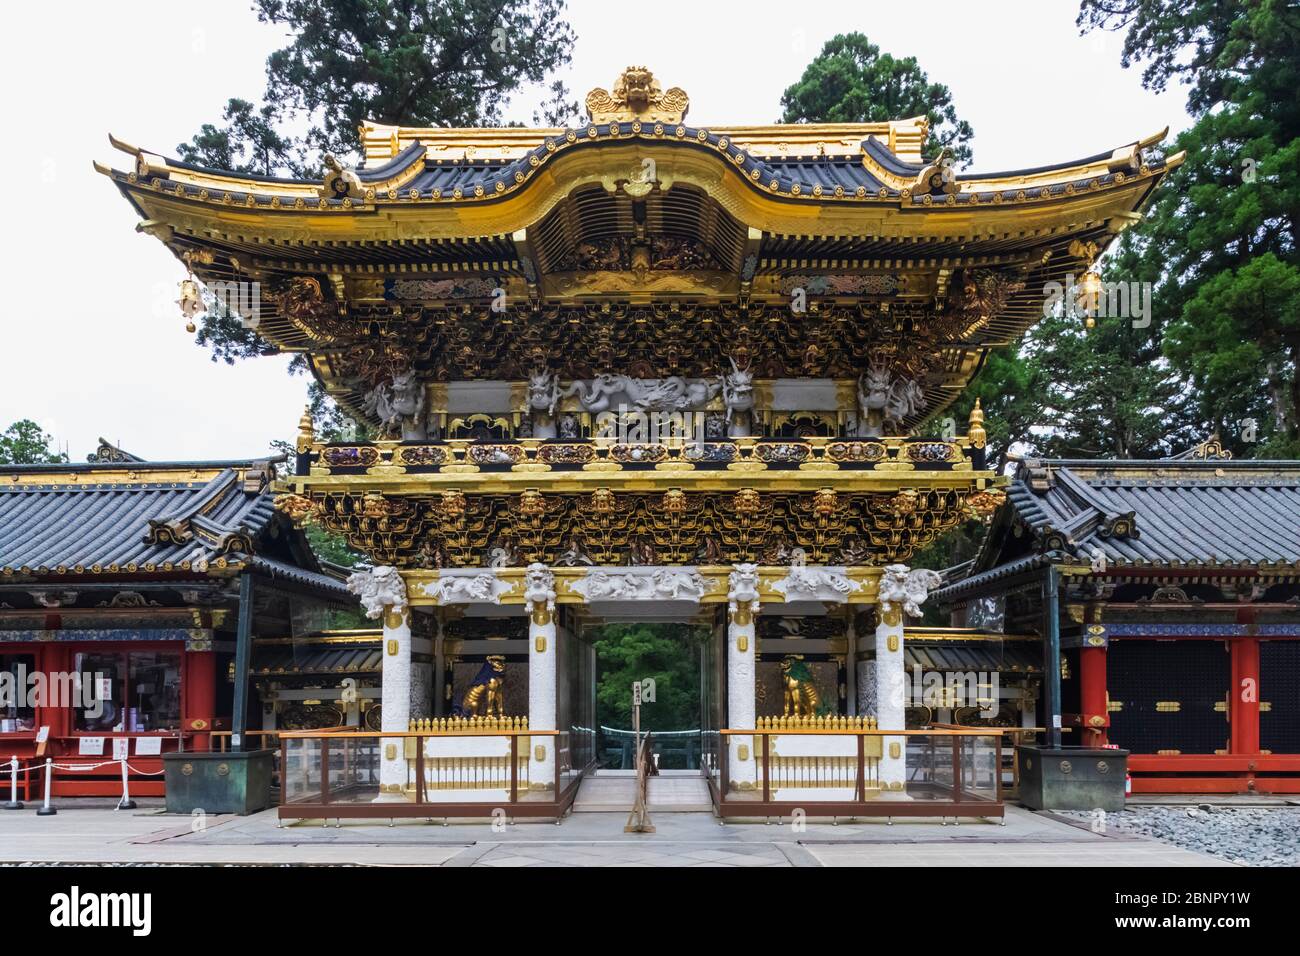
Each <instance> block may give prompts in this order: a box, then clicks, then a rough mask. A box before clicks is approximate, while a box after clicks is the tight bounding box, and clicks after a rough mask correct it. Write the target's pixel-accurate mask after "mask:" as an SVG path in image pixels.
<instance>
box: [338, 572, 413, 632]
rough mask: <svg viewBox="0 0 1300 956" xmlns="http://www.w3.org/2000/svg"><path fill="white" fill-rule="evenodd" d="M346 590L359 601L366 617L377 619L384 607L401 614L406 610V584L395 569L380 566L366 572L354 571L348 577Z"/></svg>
mask: <svg viewBox="0 0 1300 956" xmlns="http://www.w3.org/2000/svg"><path fill="white" fill-rule="evenodd" d="M348 590H349V591H351V592H352V593H353V594H355V595H357V597H359V598H360V599H361V606H362V607H364V608H365V609H366V617H368V618H371V619H372V620H373V619H376V618H379V617H381V616H382V615H383V613H384V608H385V607H391V608H392V609H393V610H394V611H397V612H399V613H400V612H402V611H403V610H405V609H406V582H404V581H403V580H402V576H401V574H399V573H398V571H397V568H392V567H388V566H387V565H380V566H379V567H377V568H371V569H369V570H367V571H356V572H353V574H351V575H350V576H349V577H348Z"/></svg>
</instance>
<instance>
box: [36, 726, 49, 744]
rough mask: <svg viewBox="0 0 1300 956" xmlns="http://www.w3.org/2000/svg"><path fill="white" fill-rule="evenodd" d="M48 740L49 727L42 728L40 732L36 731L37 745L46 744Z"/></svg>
mask: <svg viewBox="0 0 1300 956" xmlns="http://www.w3.org/2000/svg"><path fill="white" fill-rule="evenodd" d="M49 739H50V728H49V727H42V728H41V729H40V730H38V731H36V742H37V743H38V744H43V743H46V742H47V741H49Z"/></svg>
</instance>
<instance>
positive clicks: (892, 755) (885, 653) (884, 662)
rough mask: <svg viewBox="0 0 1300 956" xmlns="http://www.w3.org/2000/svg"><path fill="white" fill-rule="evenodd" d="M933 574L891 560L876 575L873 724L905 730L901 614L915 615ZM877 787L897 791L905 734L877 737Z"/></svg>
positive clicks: (901, 783) (903, 772)
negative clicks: (879, 743) (877, 609)
mask: <svg viewBox="0 0 1300 956" xmlns="http://www.w3.org/2000/svg"><path fill="white" fill-rule="evenodd" d="M938 584H939V575H938V574H937V573H936V572H934V571H929V570H926V569H924V568H918V569H917V570H915V571H913V570H909V569H908V567H907V565H905V564H891V565H889V566H888V567H886V568H885V573H884V576H883V577H882V578H881V579H880V590H879V592H878V595H877V597H878V600H879V603H880V613H879V619H880V622H879V624H877V625H876V661H875V668H874V669H875V678H876V700H875V705H876V714H875V716H876V724H877V726H878V727H879V728H880V729H881V730H906V729H907V722H906V718H905V716H904V712H905V708H906V704H907V699H906V698H907V673H906V667H905V665H904V661H903V616H904V615H905V614H907V615H911V616H912V617H920V616H921V604H922V603H924V601H925V599H926V596H927V595H928V594H929V592H930V589H931V588H933V587H936V586H937V585H938ZM882 751H883V753H882V755H881V758H880V787H881V790H882V791H885V792H886V793H891V792H892V793H893V794H894V795H897V796H903V795H904V794H903V791H904V790H905V787H906V780H907V738H906V737H885V738H883V739H882Z"/></svg>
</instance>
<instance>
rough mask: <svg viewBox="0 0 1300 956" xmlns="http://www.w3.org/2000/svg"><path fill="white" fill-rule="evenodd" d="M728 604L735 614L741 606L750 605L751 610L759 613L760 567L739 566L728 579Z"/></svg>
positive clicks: (752, 565) (754, 565) (751, 565)
mask: <svg viewBox="0 0 1300 956" xmlns="http://www.w3.org/2000/svg"><path fill="white" fill-rule="evenodd" d="M727 584H728V591H727V604H728V608H729V610H730V611H731V612H732V613H733V614H734V613H735V612H736V610H737V609H738V608H739V606H740V605H741V604H742V603H744V604H748V605H749V607H750V610H752V611H753V612H754V613H758V604H759V602H758V565H757V564H738V565H736V567H735V570H734V571H732V572H731V574H730V575H729V576H728V577H727Z"/></svg>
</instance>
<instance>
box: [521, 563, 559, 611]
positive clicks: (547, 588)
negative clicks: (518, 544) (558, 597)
mask: <svg viewBox="0 0 1300 956" xmlns="http://www.w3.org/2000/svg"><path fill="white" fill-rule="evenodd" d="M524 602H525V603H526V604H534V605H536V604H545V605H546V609H547V610H548V611H554V610H555V572H553V571H552V570H551V569H550V568H548V567H547V566H546V565H544V564H542V563H541V562H540V561H534V562H533V563H532V564H530V565H528V567H527V568H526V569H525V570H524Z"/></svg>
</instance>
